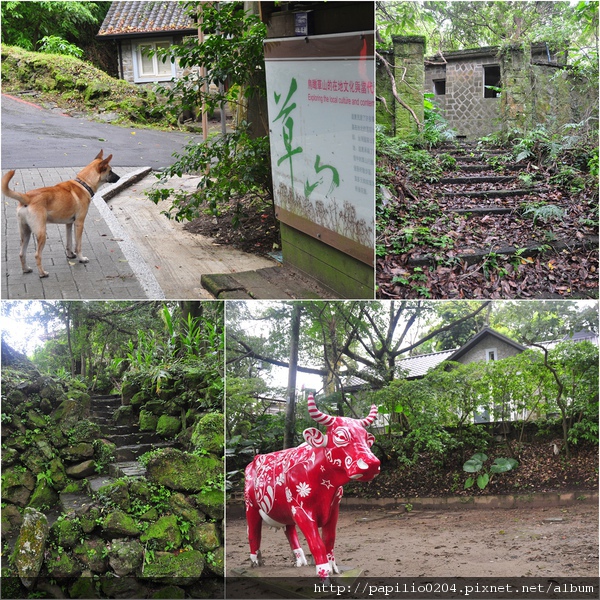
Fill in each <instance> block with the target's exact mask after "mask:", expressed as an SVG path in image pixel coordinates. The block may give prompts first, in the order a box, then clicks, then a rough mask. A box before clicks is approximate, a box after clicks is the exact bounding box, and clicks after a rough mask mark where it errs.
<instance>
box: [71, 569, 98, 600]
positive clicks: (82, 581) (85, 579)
mask: <svg viewBox="0 0 600 600" xmlns="http://www.w3.org/2000/svg"><path fill="white" fill-rule="evenodd" d="M69 598H86V599H92V598H100V595H99V593H98V590H97V589H96V585H95V582H94V580H93V579H92V577H91V573H89V572H83V573H82V574H81V577H79V578H78V579H77V581H75V583H73V585H71V587H70V588H69Z"/></svg>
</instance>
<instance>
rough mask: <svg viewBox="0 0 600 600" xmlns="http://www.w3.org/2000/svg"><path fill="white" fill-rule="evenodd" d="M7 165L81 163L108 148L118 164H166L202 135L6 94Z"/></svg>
mask: <svg viewBox="0 0 600 600" xmlns="http://www.w3.org/2000/svg"><path fill="white" fill-rule="evenodd" d="M1 114H2V121H1V125H2V168H3V169H29V168H33V167H35V168H44V167H81V166H83V165H86V164H87V163H89V162H91V160H92V159H93V158H94V157H95V156H96V154H98V152H99V150H100V149H101V148H102V149H104V155H105V156H106V155H107V154H111V153H112V154H113V161H112V165H113V166H115V167H118V166H119V165H126V166H128V167H144V166H148V167H152V168H153V169H160V168H163V167H166V166H168V165H170V164H172V163H173V160H174V159H173V158H172V155H173V153H174V152H176V151H181V150H182V149H183V148H184V146H185V145H186V144H187V143H188V141H189V140H190V139H192V138H195V139H196V140H197V141H201V140H202V136H192V135H190V134H186V133H179V132H163V131H154V130H150V129H134V128H126V127H117V126H115V125H109V124H107V123H97V122H95V121H90V120H88V119H85V118H82V117H69V116H66V115H63V114H61V113H59V112H53V111H51V110H46V109H44V108H41V107H39V106H36V105H35V104H32V103H29V102H25V101H22V100H18V99H15V98H13V97H10V96H6V95H5V94H2V112H1Z"/></svg>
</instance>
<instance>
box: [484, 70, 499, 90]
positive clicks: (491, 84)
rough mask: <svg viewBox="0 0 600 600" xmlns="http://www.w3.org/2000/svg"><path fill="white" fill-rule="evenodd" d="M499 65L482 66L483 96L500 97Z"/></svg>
mask: <svg viewBox="0 0 600 600" xmlns="http://www.w3.org/2000/svg"><path fill="white" fill-rule="evenodd" d="M500 85H501V81H500V67H499V66H498V65H491V66H488V67H486V66H484V67H483V97H484V98H499V97H500Z"/></svg>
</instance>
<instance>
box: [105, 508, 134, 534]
mask: <svg viewBox="0 0 600 600" xmlns="http://www.w3.org/2000/svg"><path fill="white" fill-rule="evenodd" d="M140 533H141V532H140V530H139V528H138V526H137V525H136V524H135V521H134V520H133V518H132V517H130V516H129V515H128V514H126V513H124V512H123V511H122V510H113V511H112V512H110V513H109V514H108V515H106V518H105V519H104V521H103V523H102V536H103V537H104V538H105V539H109V540H112V539H113V538H119V537H137V536H139V535H140Z"/></svg>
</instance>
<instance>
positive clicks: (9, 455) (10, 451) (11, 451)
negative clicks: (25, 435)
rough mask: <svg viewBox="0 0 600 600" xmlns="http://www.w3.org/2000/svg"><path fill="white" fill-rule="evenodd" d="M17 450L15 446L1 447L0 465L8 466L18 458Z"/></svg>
mask: <svg viewBox="0 0 600 600" xmlns="http://www.w3.org/2000/svg"><path fill="white" fill-rule="evenodd" d="M19 456H20V454H19V451H18V450H16V449H15V448H2V466H3V467H10V465H14V464H15V463H16V462H17V460H18V459H19Z"/></svg>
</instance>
